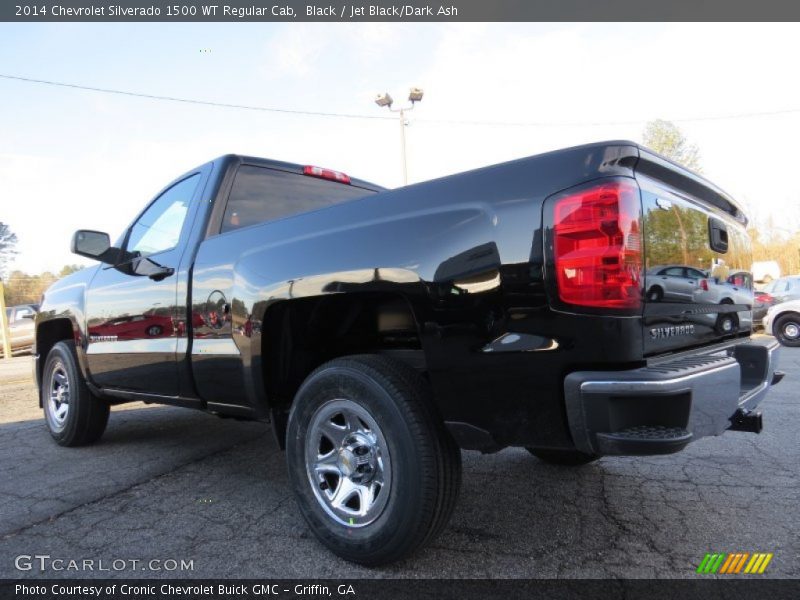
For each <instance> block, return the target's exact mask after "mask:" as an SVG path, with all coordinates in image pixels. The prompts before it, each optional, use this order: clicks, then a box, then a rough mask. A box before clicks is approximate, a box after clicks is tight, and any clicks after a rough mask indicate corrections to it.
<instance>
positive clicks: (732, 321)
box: [714, 298, 739, 335]
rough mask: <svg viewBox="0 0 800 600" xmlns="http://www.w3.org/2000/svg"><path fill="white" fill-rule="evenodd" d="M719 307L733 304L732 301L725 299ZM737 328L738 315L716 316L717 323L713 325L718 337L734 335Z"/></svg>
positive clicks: (721, 314) (723, 314)
mask: <svg viewBox="0 0 800 600" xmlns="http://www.w3.org/2000/svg"><path fill="white" fill-rule="evenodd" d="M720 304H721V305H723V306H724V305H730V304H733V300H731V299H730V298H725V299H724V300H722V301H721V302H720ZM738 328H739V315H737V314H736V313H720V314H719V315H717V322H716V323H715V325H714V329H716V331H717V333H718V334H720V335H728V334H731V333H735V332H736V330H737V329H738Z"/></svg>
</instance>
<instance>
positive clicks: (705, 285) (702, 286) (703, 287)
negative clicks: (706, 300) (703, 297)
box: [700, 279, 708, 292]
mask: <svg viewBox="0 0 800 600" xmlns="http://www.w3.org/2000/svg"><path fill="white" fill-rule="evenodd" d="M700 289H701V290H703V291H704V292H707V291H708V279H701V280H700Z"/></svg>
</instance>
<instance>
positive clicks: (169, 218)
mask: <svg viewBox="0 0 800 600" xmlns="http://www.w3.org/2000/svg"><path fill="white" fill-rule="evenodd" d="M199 181H200V175H199V174H197V175H192V176H191V177H189V178H187V179H184V180H183V181H181V182H178V183H176V184H175V185H173V186H172V187H171V188H169V189H168V190H167V191H166V192H164V193H163V194H161V196H159V197H158V199H157V200H156V201H155V202H153V203H152V204H151V205H150V207H149V208H148V209H147V210H146V211H145V212H144V214H143V215H142V216H141V217H139V220H138V221H136V223H134V225H133V227H132V228H131V233H130V236H129V237H128V244H127V247H126V249H127V251H128V252H138V253H139V255H140V256H147V255H148V254H154V253H156V252H163V251H164V250H169V249H170V248H174V247H175V246H177V245H178V240H179V239H180V237H181V229H183V222H184V221H185V220H186V214H187V212H188V210H189V202H190V201H191V200H192V196H193V195H194V190H195V188H196V187H197V183H198V182H199Z"/></svg>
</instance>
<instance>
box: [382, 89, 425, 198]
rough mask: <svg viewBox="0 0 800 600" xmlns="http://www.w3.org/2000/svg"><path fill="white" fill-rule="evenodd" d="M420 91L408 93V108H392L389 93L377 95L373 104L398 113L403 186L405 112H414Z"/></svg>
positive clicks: (405, 159) (406, 177) (414, 90)
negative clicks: (409, 103)
mask: <svg viewBox="0 0 800 600" xmlns="http://www.w3.org/2000/svg"><path fill="white" fill-rule="evenodd" d="M422 94H423V92H422V90H421V89H420V88H411V89H410V90H409V92H408V101H409V102H411V105H410V106H403V107H401V108H392V104H393V103H394V100H392V97H391V96H390V95H389V93H388V92H387V93H385V94H378V97H377V98H375V104H377V105H378V106H380V107H381V108H383V107H384V106H385V107H386V108H388V109H389V110H390V111H391V112H394V113H398V114H399V116H400V158H401V160H402V166H403V185H408V160H407V154H406V125H407V124H408V123H407V122H406V111H409V110H414V106H415V105H416V103H417V102H420V101H421V100H422Z"/></svg>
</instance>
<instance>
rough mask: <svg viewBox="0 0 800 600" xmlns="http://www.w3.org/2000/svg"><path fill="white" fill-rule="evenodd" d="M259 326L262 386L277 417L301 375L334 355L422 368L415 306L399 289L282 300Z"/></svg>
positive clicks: (296, 387) (302, 379) (423, 367)
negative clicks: (384, 358)
mask: <svg viewBox="0 0 800 600" xmlns="http://www.w3.org/2000/svg"><path fill="white" fill-rule="evenodd" d="M262 331H263V332H264V333H263V334H262V337H261V340H262V347H261V357H262V365H263V366H262V374H263V377H264V391H265V392H266V400H267V402H268V404H269V407H270V409H271V411H272V413H273V418H275V419H276V420H277V419H280V417H281V414H283V415H284V416H285V415H288V410H289V407H290V406H291V403H292V400H293V399H294V396H295V393H296V392H297V390H298V388H299V387H300V385H301V384H302V383H303V381H304V380H305V378H306V377H308V375H309V374H310V373H311V372H312V371H313V370H314V369H316V368H317V367H318V366H320V365H321V364H323V363H325V362H327V361H329V360H332V359H334V358H337V357H340V356H347V355H350V354H386V355H391V356H394V357H396V358H398V359H400V360H404V361H405V362H407V363H409V364H410V365H412V366H413V367H414V368H416V369H418V370H422V371H424V370H425V359H424V354H423V352H422V347H421V344H420V336H419V332H418V327H417V322H416V319H415V315H414V311H413V309H412V307H411V305H410V303H409V302H408V300H407V299H406V298H405V297H404V296H402V295H399V294H371V293H363V294H336V295H332V296H316V297H313V298H301V299H297V300H286V301H282V302H279V303H277V304H275V305H273V306H272V307H270V308H269V309H267V312H266V314H265V315H264V319H263V324H262ZM276 425H277V424H276Z"/></svg>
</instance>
